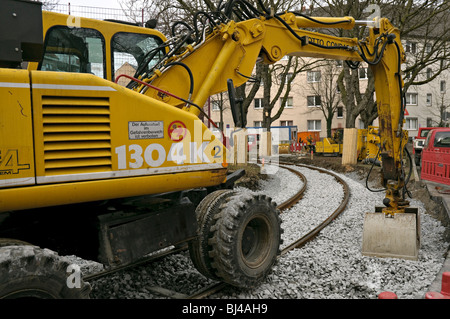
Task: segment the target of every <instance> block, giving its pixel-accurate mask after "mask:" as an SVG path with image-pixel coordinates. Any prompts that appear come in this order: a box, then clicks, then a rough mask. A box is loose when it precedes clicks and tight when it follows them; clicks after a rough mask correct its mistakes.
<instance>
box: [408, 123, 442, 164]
mask: <svg viewBox="0 0 450 319" xmlns="http://www.w3.org/2000/svg"><path fill="white" fill-rule="evenodd" d="M435 128H437V127H420V128H419V133H417V136H416V137H415V138H414V140H413V154H414V160H415V162H416V165H418V166H419V165H420V161H421V155H422V149H423V146H424V144H425V139H426V138H427V135H428V132H429V131H430V130H432V129H435Z"/></svg>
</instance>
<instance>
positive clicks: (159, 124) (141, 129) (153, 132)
mask: <svg viewBox="0 0 450 319" xmlns="http://www.w3.org/2000/svg"><path fill="white" fill-rule="evenodd" d="M128 138H129V139H130V140H145V139H154V138H164V122H163V121H140V122H128Z"/></svg>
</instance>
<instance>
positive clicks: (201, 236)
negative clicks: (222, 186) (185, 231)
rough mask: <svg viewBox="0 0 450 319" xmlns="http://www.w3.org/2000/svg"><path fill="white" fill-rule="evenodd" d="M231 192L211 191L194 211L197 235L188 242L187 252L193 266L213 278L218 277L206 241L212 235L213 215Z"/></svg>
mask: <svg viewBox="0 0 450 319" xmlns="http://www.w3.org/2000/svg"><path fill="white" fill-rule="evenodd" d="M232 194H233V191H231V190H218V191H215V192H212V193H210V194H208V195H207V196H205V198H204V199H203V200H202V201H201V202H200V203H199V204H198V206H197V208H196V211H195V212H196V215H197V223H198V228H197V237H196V238H195V239H194V240H192V241H190V242H189V254H190V257H191V260H192V262H193V264H194V266H195V268H197V270H198V271H199V272H200V273H201V274H203V275H204V276H206V277H208V278H211V279H214V280H220V278H219V277H217V276H216V275H215V269H214V268H213V267H212V266H211V258H210V257H209V251H210V250H211V247H210V245H209V244H208V241H209V239H210V238H211V237H212V236H213V232H211V228H213V226H214V224H215V223H216V221H217V220H216V219H215V218H214V216H215V215H216V214H217V213H218V212H219V209H220V207H221V206H222V204H223V203H224V202H225V201H226V199H227V198H228V197H230V196H231V195H232Z"/></svg>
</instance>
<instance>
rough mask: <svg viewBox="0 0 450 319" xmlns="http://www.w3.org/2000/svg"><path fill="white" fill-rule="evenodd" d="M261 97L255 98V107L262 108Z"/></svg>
mask: <svg viewBox="0 0 450 319" xmlns="http://www.w3.org/2000/svg"><path fill="white" fill-rule="evenodd" d="M262 108H263V105H262V99H255V109H262Z"/></svg>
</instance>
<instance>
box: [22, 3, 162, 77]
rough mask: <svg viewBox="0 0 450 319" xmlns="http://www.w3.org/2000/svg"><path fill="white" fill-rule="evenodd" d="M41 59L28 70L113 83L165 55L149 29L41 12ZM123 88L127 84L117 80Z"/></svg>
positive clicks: (158, 40)
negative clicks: (89, 76)
mask: <svg viewBox="0 0 450 319" xmlns="http://www.w3.org/2000/svg"><path fill="white" fill-rule="evenodd" d="M42 25H43V35H44V44H43V58H42V59H40V61H39V62H35V63H30V64H29V66H28V69H29V70H42V71H56V72H74V73H91V74H94V75H96V76H98V77H100V78H103V79H106V80H110V81H113V82H114V81H115V80H116V79H117V77H118V76H120V75H121V74H126V75H129V76H133V75H135V73H136V71H137V70H144V71H145V70H148V68H150V67H152V66H153V65H155V63H157V62H158V61H160V59H161V58H162V57H163V56H164V54H165V53H166V48H165V46H164V45H163V43H164V42H165V40H166V39H165V37H164V35H162V34H161V33H159V32H158V31H156V30H154V29H151V28H142V27H139V26H135V25H131V24H126V23H121V22H120V21H98V20H94V19H88V18H78V19H75V20H73V19H72V18H71V16H67V15H64V14H59V13H54V12H46V11H43V12H42ZM118 83H119V84H121V85H123V86H125V85H127V84H128V80H126V79H121V80H120V81H119V82H118Z"/></svg>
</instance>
